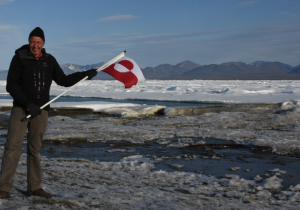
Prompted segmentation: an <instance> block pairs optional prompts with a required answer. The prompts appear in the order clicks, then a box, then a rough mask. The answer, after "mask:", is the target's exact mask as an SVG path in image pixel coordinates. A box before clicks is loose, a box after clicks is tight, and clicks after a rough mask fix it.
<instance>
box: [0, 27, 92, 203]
mask: <svg viewBox="0 0 300 210" xmlns="http://www.w3.org/2000/svg"><path fill="white" fill-rule="evenodd" d="M28 40H29V45H24V46H22V47H21V48H19V49H17V50H16V52H15V56H14V57H13V59H12V61H11V64H10V68H9V72H8V75H7V85H6V90H7V92H9V93H10V95H11V96H12V97H13V99H14V101H13V108H12V111H11V116H10V120H9V127H8V134H7V141H6V144H5V151H4V155H3V158H2V166H1V174H0V198H9V197H10V191H11V190H12V188H13V176H14V173H15V172H16V169H17V166H18V161H19V158H20V156H21V154H22V144H23V140H24V136H25V133H26V130H27V128H28V134H27V186H28V187H27V195H28V196H31V195H35V196H40V197H45V198H51V197H52V195H51V194H50V193H47V192H45V191H44V190H43V189H42V187H41V182H42V179H41V165H40V149H41V146H42V141H43V135H44V133H45V132H46V128H47V123H48V111H49V108H50V106H49V105H48V106H47V107H45V108H44V109H43V110H41V109H40V107H41V106H43V105H44V104H46V103H47V102H48V101H49V92H50V86H51V83H52V80H54V81H55V82H56V83H57V84H58V85H61V86H65V87H69V86H72V85H74V84H76V83H77V82H78V81H80V80H81V79H83V78H84V77H86V76H88V77H89V79H91V78H93V77H94V76H96V75H97V71H96V69H90V70H88V71H84V72H76V73H74V74H71V75H68V76H66V75H65V74H64V72H63V71H62V69H61V68H60V66H59V65H58V63H57V61H56V60H55V58H54V57H53V56H52V55H50V54H48V53H46V51H45V49H44V48H43V47H44V43H45V36H44V32H43V30H42V29H41V28H39V27H37V28H35V29H34V30H33V31H32V32H31V33H30V35H29V39H28ZM29 114H30V115H31V117H30V119H28V120H26V121H24V122H21V119H23V118H24V117H25V116H27V115H29Z"/></svg>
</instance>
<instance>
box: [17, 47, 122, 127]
mask: <svg viewBox="0 0 300 210" xmlns="http://www.w3.org/2000/svg"><path fill="white" fill-rule="evenodd" d="M125 53H126V51H124V52H122V53H121V54H119V55H118V56H116V57H115V58H113V59H111V60H110V61H108V62H107V63H105V64H103V65H102V66H101V67H100V68H98V69H97V72H99V71H102V70H103V69H105V68H107V67H109V66H110V65H111V64H113V63H115V62H116V61H117V60H119V59H121V58H123V57H124V56H125ZM87 78H88V76H86V77H85V78H83V79H82V80H80V81H79V82H77V83H76V84H75V85H73V86H72V87H70V88H69V89H67V90H66V91H64V92H63V93H61V94H59V95H58V96H56V97H55V98H53V99H52V100H51V101H49V102H47V103H46V104H44V105H43V106H42V107H41V109H43V108H45V107H46V106H48V105H49V104H51V103H52V102H53V101H55V100H56V99H58V98H59V97H61V96H62V95H63V94H65V93H66V92H68V91H69V90H71V89H72V88H74V87H75V86H76V85H78V84H79V83H81V82H83V81H84V80H86V79H87ZM30 117H31V115H27V116H26V117H24V118H23V119H22V120H21V122H23V121H25V120H27V119H28V118H30Z"/></svg>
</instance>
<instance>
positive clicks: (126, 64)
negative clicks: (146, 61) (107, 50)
mask: <svg viewBox="0 0 300 210" xmlns="http://www.w3.org/2000/svg"><path fill="white" fill-rule="evenodd" d="M133 68H134V65H133V63H132V62H131V61H129V60H121V61H120V62H118V63H116V64H115V65H114V69H115V70H117V71H118V72H124V73H125V72H129V71H131V70H132V69H133Z"/></svg>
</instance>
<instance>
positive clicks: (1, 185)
mask: <svg viewBox="0 0 300 210" xmlns="http://www.w3.org/2000/svg"><path fill="white" fill-rule="evenodd" d="M25 116H26V115H25V113H24V111H23V109H22V108H20V107H14V108H13V109H12V111H11V116H10V120H9V126H8V134H7V141H6V143H5V151H4V155H3V158H2V166H1V174H0V190H2V191H6V192H10V191H11V189H12V188H13V176H14V174H15V172H16V169H17V166H18V162H19V159H20V156H21V154H22V144H23V141H24V137H25V133H26V130H27V128H28V134H27V183H28V185H27V190H29V191H30V190H31V191H33V190H37V189H39V188H41V183H42V177H41V164H40V149H41V147H42V141H43V135H44V134H45V132H46V129H47V124H48V112H47V111H45V110H42V114H41V115H38V116H37V117H35V118H34V119H29V120H26V121H24V122H21V119H23V118H24V117H25Z"/></svg>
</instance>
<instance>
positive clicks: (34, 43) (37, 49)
mask: <svg viewBox="0 0 300 210" xmlns="http://www.w3.org/2000/svg"><path fill="white" fill-rule="evenodd" d="M43 47H44V41H43V40H42V39H41V38H40V37H37V36H32V37H30V39H29V49H30V52H31V53H32V54H33V55H34V56H35V57H38V56H39V55H40V54H41V51H42V49H43Z"/></svg>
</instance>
